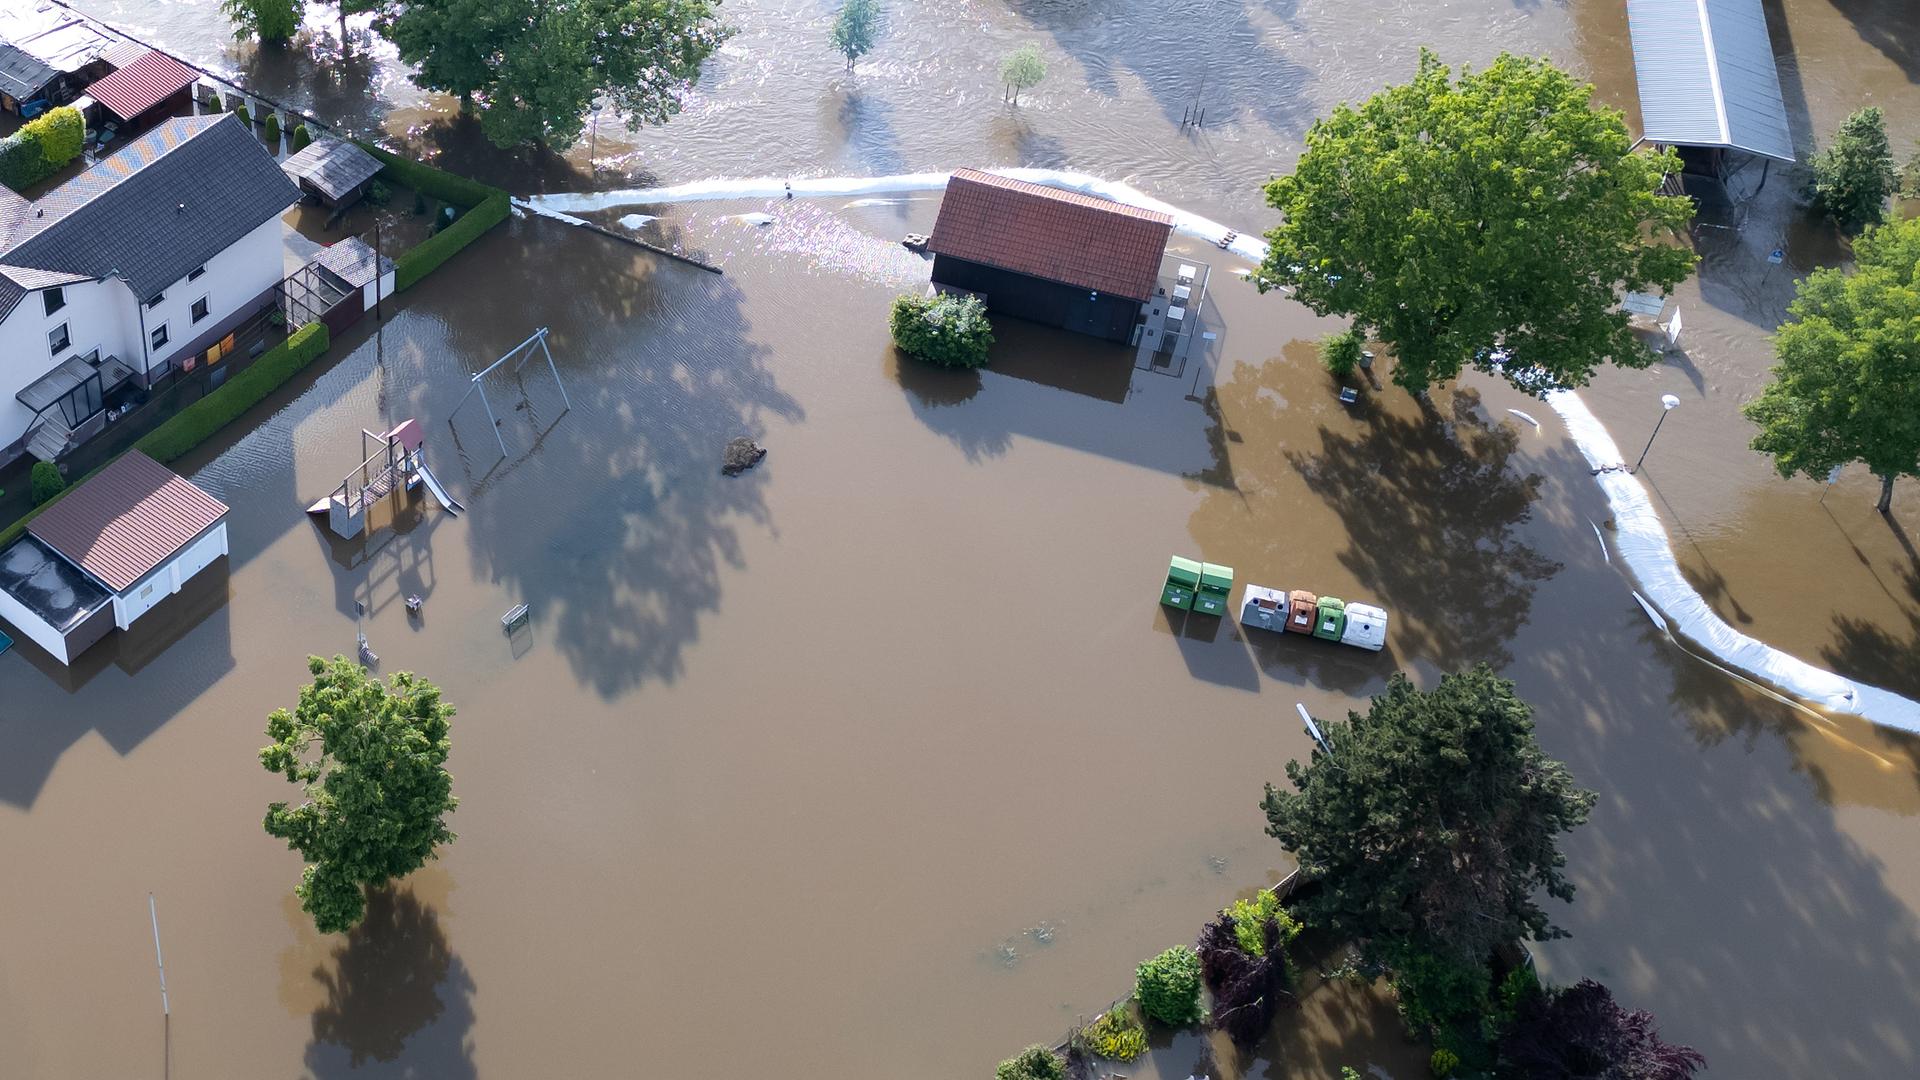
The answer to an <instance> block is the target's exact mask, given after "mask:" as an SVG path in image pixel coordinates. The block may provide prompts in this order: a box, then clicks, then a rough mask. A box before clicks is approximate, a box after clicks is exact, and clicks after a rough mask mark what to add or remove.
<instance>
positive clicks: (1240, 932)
mask: <svg viewBox="0 0 1920 1080" xmlns="http://www.w3.org/2000/svg"><path fill="white" fill-rule="evenodd" d="M1220 914H1222V915H1225V916H1227V917H1229V918H1231V919H1232V920H1233V936H1234V940H1236V941H1237V942H1239V944H1240V948H1241V949H1243V950H1245V951H1246V952H1247V953H1248V954H1250V955H1253V956H1265V955H1267V937H1268V931H1269V924H1273V925H1275V926H1277V927H1278V928H1279V933H1278V935H1277V936H1278V938H1279V945H1280V946H1281V947H1282V948H1284V947H1285V946H1286V944H1287V942H1289V941H1292V940H1293V939H1294V938H1296V937H1299V936H1300V924H1299V923H1298V922H1297V921H1295V920H1294V917H1293V915H1292V914H1291V913H1290V912H1288V911H1287V909H1286V908H1285V907H1283V906H1281V903H1280V898H1279V897H1278V896H1276V895H1274V893H1273V891H1272V890H1271V889H1262V890H1260V892H1258V893H1256V894H1254V897H1253V899H1251V900H1235V901H1234V902H1233V905H1232V906H1231V907H1229V908H1227V909H1226V910H1225V911H1222V912H1221V913H1220Z"/></svg>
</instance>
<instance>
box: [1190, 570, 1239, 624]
mask: <svg viewBox="0 0 1920 1080" xmlns="http://www.w3.org/2000/svg"><path fill="white" fill-rule="evenodd" d="M1232 592H1233V567H1231V566H1221V565H1219V564H1218V563H1201V564H1200V589H1199V591H1198V592H1195V593H1194V594H1193V610H1195V611H1197V612H1199V613H1201V614H1202V615H1225V614H1226V613H1227V604H1228V603H1229V602H1230V601H1229V599H1228V595H1229V594H1230V593H1232Z"/></svg>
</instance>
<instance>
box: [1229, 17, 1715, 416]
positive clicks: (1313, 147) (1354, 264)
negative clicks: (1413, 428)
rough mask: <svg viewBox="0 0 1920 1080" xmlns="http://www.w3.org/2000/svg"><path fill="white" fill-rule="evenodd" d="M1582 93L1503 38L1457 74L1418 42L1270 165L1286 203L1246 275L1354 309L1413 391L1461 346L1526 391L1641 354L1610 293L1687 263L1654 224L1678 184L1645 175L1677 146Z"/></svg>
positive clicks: (1640, 285)
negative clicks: (1396, 76)
mask: <svg viewBox="0 0 1920 1080" xmlns="http://www.w3.org/2000/svg"><path fill="white" fill-rule="evenodd" d="M1591 93H1592V87H1590V86H1586V85H1583V84H1581V83H1576V82H1574V81H1573V79H1572V78H1571V77H1570V76H1568V75H1567V74H1566V73H1565V72H1563V71H1561V70H1560V69H1559V68H1556V67H1554V66H1553V65H1552V64H1550V63H1548V62H1547V61H1545V60H1536V59H1531V58H1526V57H1517V56H1512V55H1508V54H1502V55H1501V56H1500V57H1499V58H1498V59H1497V60H1495V61H1494V62H1493V65H1492V66H1491V67H1489V68H1487V69H1486V70H1484V71H1472V70H1466V69H1463V70H1462V72H1461V74H1460V77H1459V78H1458V79H1457V80H1456V79H1454V78H1453V77H1452V74H1451V73H1450V72H1449V71H1448V69H1447V67H1446V66H1445V65H1444V64H1442V63H1441V62H1440V60H1439V58H1438V57H1436V56H1435V55H1434V54H1433V53H1431V52H1428V51H1426V50H1422V51H1421V54H1420V67H1419V70H1418V72H1417V73H1416V74H1415V75H1414V79H1413V81H1412V82H1410V83H1408V84H1406V85H1404V86H1392V87H1388V88H1387V89H1385V90H1382V91H1381V92H1380V93H1378V94H1375V95H1374V96H1373V97H1372V98H1370V99H1368V100H1367V102H1366V103H1364V104H1363V105H1361V106H1360V107H1359V108H1358V109H1355V108H1352V107H1349V106H1346V105H1342V106H1340V107H1338V108H1336V109H1335V110H1334V112H1333V115H1332V116H1329V117H1326V118H1325V119H1322V120H1319V121H1317V122H1316V123H1315V124H1314V125H1313V128H1312V130H1311V131H1309V132H1308V133H1307V149H1306V152H1305V153H1304V154H1303V155H1302V156H1301V158H1300V162H1299V164H1298V166H1296V167H1295V169H1294V171H1293V173H1292V174H1290V175H1287V176H1282V177H1280V178H1278V179H1276V180H1273V181H1272V182H1270V183H1269V184H1268V185H1267V188H1266V196H1267V202H1268V203H1269V204H1270V205H1272V206H1273V208H1274V209H1276V210H1278V211H1280V212H1281V213H1282V214H1283V215H1284V216H1285V220H1284V221H1282V223H1281V224H1280V225H1279V226H1278V227H1276V228H1275V229H1273V231H1271V232H1269V233H1268V234H1267V242H1268V243H1269V244H1270V245H1271V251H1270V253H1269V254H1268V256H1267V259H1266V262H1265V264H1264V265H1263V266H1262V267H1261V269H1260V276H1259V279H1258V282H1259V284H1260V287H1261V288H1263V289H1266V288H1274V287H1278V286H1287V287H1290V288H1292V289H1293V290H1294V295H1295V297H1296V298H1297V299H1298V300H1300V301H1301V302H1302V303H1304V304H1306V305H1307V306H1308V307H1310V308H1312V309H1313V310H1314V311H1316V312H1318V313H1320V314H1323V315H1326V314H1338V315H1345V316H1349V317H1351V318H1352V319H1353V322H1354V327H1355V329H1356V330H1358V331H1359V332H1361V333H1363V334H1366V335H1368V336H1371V337H1374V338H1377V339H1379V340H1380V341H1382V342H1384V343H1386V344H1387V345H1388V346H1389V347H1390V348H1391V349H1392V350H1393V352H1394V355H1395V357H1396V360H1397V363H1396V365H1395V368H1394V375H1393V378H1394V381H1395V382H1397V383H1399V384H1400V385H1401V386H1403V387H1406V388H1407V389H1408V390H1412V391H1416V392H1417V391H1420V390H1424V389H1426V388H1427V387H1428V386H1431V385H1433V384H1434V383H1440V382H1445V381H1447V380H1449V379H1452V378H1454V377H1456V376H1457V375H1459V374H1460V372H1461V370H1462V369H1463V368H1465V367H1468V366H1472V367H1476V368H1479V369H1481V370H1483V371H1493V370H1500V371H1502V372H1503V373H1505V374H1506V375H1507V376H1508V378H1510V379H1512V380H1514V381H1515V383H1516V385H1521V386H1522V388H1523V389H1527V390H1529V391H1532V392H1539V391H1541V390H1543V389H1549V388H1553V387H1572V386H1580V385H1584V384H1585V383H1586V382H1587V380H1588V379H1589V378H1590V377H1591V376H1592V374H1593V372H1594V369H1595V368H1597V367H1598V366H1599V365H1601V364H1603V363H1607V362H1611V363H1614V364H1618V365H1621V366H1623V367H1645V366H1647V365H1648V364H1650V363H1652V362H1653V354H1652V353H1651V352H1650V351H1649V350H1648V349H1647V348H1646V347H1645V346H1644V345H1642V344H1640V342H1639V341H1637V340H1636V339H1635V338H1634V336H1633V334H1632V332H1631V331H1630V330H1629V328H1628V326H1627V316H1626V315H1625V313H1623V312H1621V311H1620V310H1618V308H1619V302H1620V295H1621V293H1622V292H1623V291H1636V292H1639V291H1647V290H1658V291H1661V292H1668V291H1671V290H1672V288H1673V287H1674V286H1675V285H1678V284H1679V283H1680V282H1681V281H1683V280H1685V279H1686V277H1687V275H1688V274H1689V273H1690V272H1691V270H1692V266H1693V255H1692V253H1691V252H1689V251H1686V250H1685V249H1682V248H1679V247H1675V246H1671V245H1668V244H1666V243H1662V242H1659V240H1658V239H1657V234H1658V233H1659V232H1660V231H1662V230H1667V229H1679V228H1681V227H1682V226H1684V225H1685V224H1686V222H1687V220H1688V218H1689V217H1690V216H1691V215H1692V203H1691V202H1690V201H1689V200H1687V199H1684V198H1676V197H1668V196H1663V195H1660V194H1659V193H1658V188H1659V185H1660V182H1661V177H1662V176H1663V174H1665V173H1668V172H1678V171H1679V169H1680V163H1679V159H1678V158H1677V157H1676V156H1675V155H1674V154H1673V153H1672V152H1670V151H1669V152H1666V153H1661V154H1652V153H1633V152H1631V151H1630V147H1631V145H1632V143H1631V140H1630V139H1629V137H1628V135H1627V129H1626V125H1625V123H1624V122H1623V121H1622V119H1621V115H1620V113H1619V112H1618V111H1617V110H1612V109H1596V108H1594V107H1593V104H1592V101H1591V100H1590V99H1591ZM1496 347H1498V348H1500V349H1504V350H1505V351H1506V353H1507V354H1508V357H1507V358H1506V360H1505V363H1504V364H1501V363H1499V362H1498V361H1499V359H1500V358H1498V357H1496V356H1494V355H1493V350H1494V349H1495V348H1496Z"/></svg>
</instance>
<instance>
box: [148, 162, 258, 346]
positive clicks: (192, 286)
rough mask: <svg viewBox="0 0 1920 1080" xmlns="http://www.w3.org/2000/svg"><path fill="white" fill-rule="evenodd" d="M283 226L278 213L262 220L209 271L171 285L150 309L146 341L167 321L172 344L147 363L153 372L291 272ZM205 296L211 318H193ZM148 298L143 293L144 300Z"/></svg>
mask: <svg viewBox="0 0 1920 1080" xmlns="http://www.w3.org/2000/svg"><path fill="white" fill-rule="evenodd" d="M215 182H217V180H216V181H215ZM284 227H285V226H283V225H282V224H281V221H280V218H278V217H273V218H269V219H268V220H266V221H263V222H261V223H260V225H259V226H258V227H257V228H255V229H254V230H253V231H252V232H250V233H248V234H247V235H245V236H243V237H241V238H240V239H239V240H237V241H235V242H234V244H233V245H232V246H231V247H229V248H227V249H226V250H225V251H222V252H221V253H220V254H218V255H215V256H214V257H213V258H211V259H208V260H207V263H206V266H207V272H206V273H205V274H202V275H201V276H200V277H198V278H196V279H195V280H193V281H188V280H187V279H186V278H181V279H180V280H179V281H176V282H174V283H173V284H171V285H169V286H167V287H166V289H165V290H164V292H165V294H166V299H164V300H162V301H161V302H160V303H159V304H156V305H155V306H153V307H151V308H148V309H147V312H146V332H147V335H148V337H147V340H152V334H153V332H154V331H155V330H157V329H159V328H160V327H161V326H162V325H163V324H164V325H165V326H166V327H167V344H166V345H164V346H162V347H161V348H158V349H154V350H153V351H152V355H151V356H149V357H148V358H147V360H146V362H145V364H146V367H147V369H148V370H151V371H152V372H154V373H155V374H156V375H158V374H159V373H160V372H162V371H163V370H165V365H166V364H167V362H168V361H169V360H172V359H173V358H174V357H176V356H178V355H179V354H180V351H181V349H182V348H184V347H185V346H186V345H187V344H188V343H189V342H191V341H193V339H194V338H195V337H197V336H199V334H200V333H201V332H202V331H204V330H207V329H210V328H211V327H214V326H218V325H219V324H220V322H221V320H223V319H225V318H227V317H228V316H230V315H232V314H233V313H234V312H236V311H239V310H240V309H241V307H243V306H245V305H246V304H248V303H250V302H252V301H253V300H256V299H258V298H259V296H260V294H261V293H263V292H266V291H267V290H268V289H271V288H273V287H274V286H275V285H278V284H279V283H280V281H281V280H282V279H283V278H285V277H286V276H287V275H286V268H285V265H284V264H285V257H284V255H283V254H282V252H283V250H284V247H283V242H282V239H281V235H282V230H283V229H284ZM203 296H204V297H206V298H207V307H208V309H209V310H208V312H207V316H206V318H204V319H201V320H200V321H199V322H194V321H193V302H194V301H195V300H198V299H200V298H201V297H203ZM147 299H148V298H147V297H144V296H143V297H141V300H142V301H145V300H147ZM134 355H135V356H136V357H138V356H140V355H142V354H141V353H139V352H136V353H135V354H134ZM130 363H132V365H133V367H134V368H135V369H136V370H138V369H140V368H141V366H142V365H141V362H140V361H139V360H137V359H136V360H132V361H130Z"/></svg>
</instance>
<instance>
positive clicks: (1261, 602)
mask: <svg viewBox="0 0 1920 1080" xmlns="http://www.w3.org/2000/svg"><path fill="white" fill-rule="evenodd" d="M1240 605H1241V606H1240V625H1241V626H1257V627H1259V628H1260V629H1262V630H1271V631H1273V632H1274V633H1276V634H1277V633H1279V632H1280V631H1282V630H1285V629H1286V628H1287V593H1286V590H1284V589H1269V588H1267V587H1266V586H1265V585H1248V586H1247V595H1246V598H1245V599H1244V600H1242V601H1241V602H1240Z"/></svg>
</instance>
